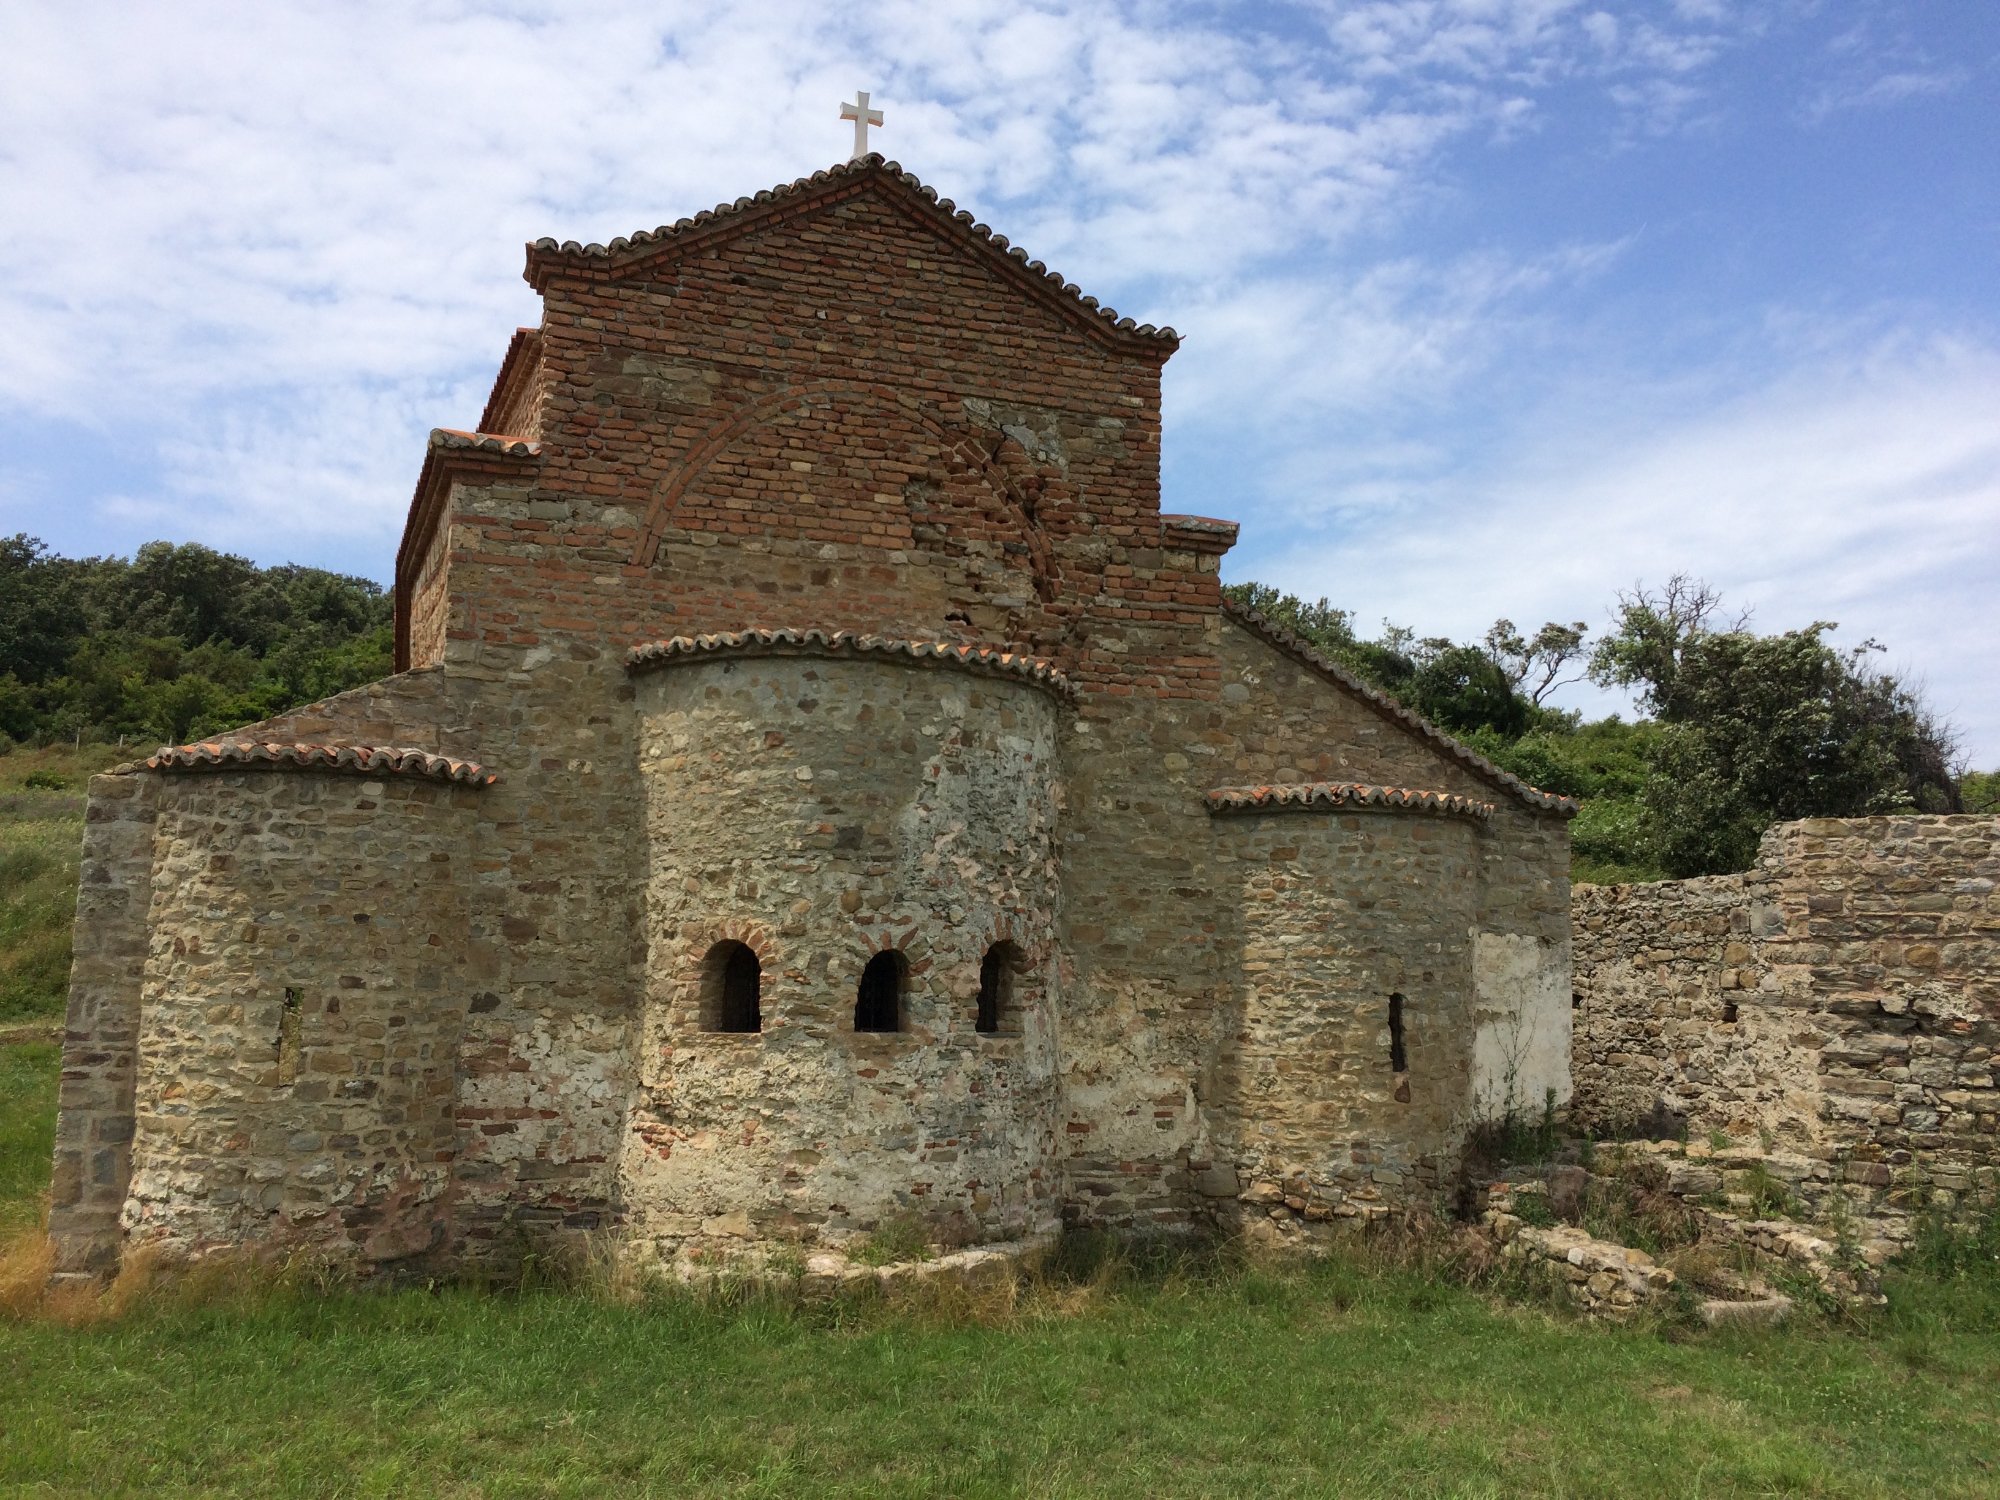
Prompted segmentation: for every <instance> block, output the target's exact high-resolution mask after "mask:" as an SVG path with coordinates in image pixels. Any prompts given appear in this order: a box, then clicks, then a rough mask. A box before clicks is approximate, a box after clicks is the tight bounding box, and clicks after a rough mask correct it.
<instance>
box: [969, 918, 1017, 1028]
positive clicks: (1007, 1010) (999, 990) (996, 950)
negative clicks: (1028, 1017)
mask: <svg viewBox="0 0 2000 1500" xmlns="http://www.w3.org/2000/svg"><path fill="white" fill-rule="evenodd" d="M1020 968H1021V950H1020V949H1019V948H1016V947H1015V946H1014V945H1013V944H1012V943H1009V942H1006V941H1004V940H1003V941H1001V942H998V943H995V944H994V945H993V946H992V947H990V948H988V949H987V950H986V956H985V957H984V958H982V959H981V960H980V961H979V1012H978V1015H977V1017H976V1018H975V1020H974V1021H973V1029H974V1030H975V1031H977V1032H979V1033H980V1034H981V1035H982V1036H998V1035H1000V1033H1001V1032H1002V1031H1012V1030H1014V1029H1015V1027H1016V1026H1017V1025H1018V1024H1019V1022H1018V1018H1017V1017H1016V1016H1015V1014H1014V976H1015V975H1016V974H1017V973H1019V972H1020Z"/></svg>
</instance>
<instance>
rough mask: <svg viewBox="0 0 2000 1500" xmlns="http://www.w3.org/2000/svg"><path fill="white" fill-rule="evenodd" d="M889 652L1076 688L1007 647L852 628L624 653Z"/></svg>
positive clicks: (642, 665) (657, 659)
mask: <svg viewBox="0 0 2000 1500" xmlns="http://www.w3.org/2000/svg"><path fill="white" fill-rule="evenodd" d="M721 655H730V656H888V657H897V658H902V659H904V660H907V661H911V662H915V663H917V664H919V665H929V664H931V663H936V664H937V665H939V666H945V667H956V668H958V669H960V670H962V671H968V672H973V673H976V674H978V675H979V676H982V677H1011V678H1014V679H1016V680H1018V681H1021V682H1026V683H1030V684H1032V685H1033V686H1035V687H1039V688H1045V689H1047V690H1048V691H1049V692H1052V693H1054V694H1055V695H1056V696H1057V697H1059V698H1063V699H1072V698H1074V697H1075V696H1076V688H1075V686H1074V684H1072V683H1071V682H1070V680H1069V678H1068V676H1067V675H1065V674H1064V672H1063V671H1062V669H1061V668H1060V667H1057V666H1056V665H1055V664H1054V663H1052V662H1048V661H1045V660H1043V659H1042V658H1041V657H1039V656H1028V655H1025V654H1023V653H1022V652H1019V651H1006V650H1003V649H1001V648H1000V647H997V646H961V645H955V644H953V643H952V642H950V641H906V640H899V639H897V638H895V637H893V636H883V635H862V634H860V633H858V632H856V631H852V630H823V629H821V628H819V627H817V626H811V627H808V628H806V629H803V630H732V631H725V632H721V633H719V634H715V635H677V636H675V637H673V638H672V639H671V640H665V641H648V642H646V643H645V644H643V645H639V646H634V647H633V648H632V649H631V650H630V651H627V652H626V653H625V669H626V670H627V671H628V672H639V671H644V670H646V669H648V668H651V667H659V666H665V665H667V664H668V663H670V662H675V661H682V660H686V659H688V658H691V657H701V656H721Z"/></svg>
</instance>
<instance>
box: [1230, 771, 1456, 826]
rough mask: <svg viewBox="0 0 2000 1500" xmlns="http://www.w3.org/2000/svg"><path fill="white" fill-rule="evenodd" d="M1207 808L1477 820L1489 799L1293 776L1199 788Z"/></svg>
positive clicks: (1244, 811) (1256, 811)
mask: <svg viewBox="0 0 2000 1500" xmlns="http://www.w3.org/2000/svg"><path fill="white" fill-rule="evenodd" d="M1202 801H1203V802H1204V803H1206V804H1207V806H1208V810H1209V811H1210V812H1211V813H1216V814H1224V813H1259V812H1333V811H1335V810H1337V809H1340V808H1371V807H1372V808H1384V809H1388V810H1391V811H1410V812H1431V813H1455V814H1457V815H1458V816H1460V817H1466V818H1476V819H1478V820H1480V821H1481V822H1483V821H1485V820H1486V819H1487V818H1490V817H1492V816H1493V804H1492V803H1491V802H1480V801H1477V800H1475V799H1474V798H1471V797H1463V796H1460V795H1459V794H1458V793H1457V792H1432V791H1418V790H1415V789H1412V788H1410V787H1400V786H1368V785H1365V784H1364V783H1362V782H1359V781H1293V782H1279V783H1275V784H1273V785H1270V786H1218V787H1213V788H1211V789H1210V790H1209V791H1207V792H1204V793H1203V794H1202Z"/></svg>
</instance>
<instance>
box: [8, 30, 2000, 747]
mask: <svg viewBox="0 0 2000 1500" xmlns="http://www.w3.org/2000/svg"><path fill="white" fill-rule="evenodd" d="M857 87H860V88H867V89H870V90H871V91H872V92H873V94H874V96H875V103H876V104H878V105H879V106H880V107H882V108H883V109H884V110H885V111H886V112H887V115H888V120H887V124H886V126H885V127H884V128H883V129H882V130H881V131H880V132H879V133H878V140H879V144H880V145H881V147H882V149H884V150H885V151H886V152H887V153H888V154H890V155H891V156H893V157H895V158H896V159H898V160H900V161H901V162H903V163H904V164H905V165H906V166H907V167H909V168H910V169H911V170H913V171H915V172H916V173H917V174H918V175H919V176H920V177H922V178H924V180H925V181H927V182H929V183H931V184H932V185H933V186H935V187H937V188H938V189H939V190H940V191H941V192H943V193H945V194H948V195H950V196H951V197H953V198H955V199H957V200H958V201H959V202H960V203H961V204H963V205H965V206H967V207H969V208H971V209H973V210H974V211H975V212H976V213H977V214H978V215H979V216H980V217H981V218H982V219H984V220H985V221H986V222H988V223H990V224H992V225H993V226H994V228H996V229H998V230H1000V231H1001V232H1003V233H1005V234H1007V235H1008V236H1010V237H1011V238H1012V239H1013V240H1015V241H1016V242H1017V243H1019V244H1022V245H1024V246H1026V247H1027V248H1028V250H1029V251H1030V253H1031V254H1033V255H1035V256H1038V257H1040V258H1042V259H1045V260H1047V261H1048V262H1049V263H1050V264H1052V265H1054V266H1057V267H1059V268H1060V269H1061V270H1062V271H1063V272H1064V273H1065V274H1066V275H1067V276H1068V277H1070V278H1071V279H1072V280H1075V281H1077V282H1078V283H1080V284H1081V285H1083V286H1084V287H1085V288H1086V289H1087V290H1089V291H1091V292H1093V293H1094V294H1096V295H1097V296H1099V297H1100V298H1102V299H1103V300H1105V301H1106V302H1108V303H1110V304H1112V305H1114V306H1116V307H1117V308H1118V309H1119V310H1120V311H1121V312H1123V313H1129V314H1131V315H1132V316H1135V317H1137V318H1139V319H1141V320H1142V321H1151V322H1157V323H1171V324H1172V325H1174V326H1175V327H1176V328H1177V329H1179V330H1180V331H1181V332H1182V333H1183V335H1184V337H1185V343H1184V345H1183V347H1182V349H1181V350H1180V352H1179V353H1178V354H1177V355H1176V356H1175V358H1174V360H1173V362H1172V363H1171V364H1170V365H1169V366H1168V372H1167V384H1166V403H1167V422H1168V426H1167V434H1166V475H1165V481H1166V505H1167V508H1168V509H1170V510H1183V511H1194V512H1199V513H1205V514H1212V515H1221V516H1228V517H1232V518H1234V519H1237V520H1240V521H1242V522H1243V523H1244V530H1243V540H1242V541H1241V543H1240V544H1239V546H1238V549H1237V551H1236V552H1235V553H1234V554H1232V555H1231V557H1230V558H1229V559H1228V560H1227V563H1226V570H1227V573H1228V575H1229V576H1230V577H1232V578H1234V579H1243V578H1250V577H1255V578H1261V579H1263V580H1265V581H1267V582H1272V583H1277V584H1280V585H1282V586H1284V587H1286V588H1289V589H1292V590H1294V591H1296V592H1299V593H1302V594H1306V595H1308V596H1310V597H1318V596H1320V595H1325V596H1328V597H1330V598H1331V599H1332V600H1333V601H1334V602H1335V603H1337V604H1341V605H1343V606H1346V607H1348V608H1350V609H1352V610H1353V611H1354V612H1355V614H1356V616H1357V619H1358V621H1359V623H1360V624H1361V625H1362V626H1363V627H1364V628H1372V627H1373V625H1374V624H1375V622H1376V621H1378V620H1381V619H1383V618H1388V619H1393V620H1395V621H1397V622H1398V623H1402V624H1408V625H1411V626H1414V627H1416V628H1417V629H1419V630H1420V631H1422V632H1424V633H1428V634H1448V635H1453V636H1457V637H1461V638H1474V637H1477V636H1478V635H1479V634H1480V633H1482V632H1483V631H1484V629H1485V628H1486V626H1487V625H1488V624H1490V623H1491V622H1492V621H1493V619H1494V618H1496V617H1497V616H1501V615H1505V616H1509V617H1511V618H1512V619H1514V620H1515V621H1516V622H1517V623H1519V624H1521V625H1523V626H1526V627H1529V628H1532V627H1533V626H1534V625H1537V624H1539V623H1540V622H1541V621H1542V620H1544V619H1562V620H1571V619H1583V620H1586V621H1588V622H1590V623H1591V624H1592V625H1593V626H1594V627H1595V626H1600V625H1601V624H1602V623H1603V621H1604V620H1605V618H1606V616H1607V612H1608V608H1609V606H1610V604H1611V602H1612V598H1613V595H1614V594H1615V592H1616V591H1617V590H1618V589H1620V588H1629V587H1631V586H1632V585H1633V584H1635V583H1637V582H1640V581H1644V582H1647V583H1654V584H1657V583H1659V582H1661V581H1663V580H1664V579H1665V578H1666V577H1667V576H1668V575H1669V574H1671V573H1674V572H1687V573H1691V574H1694V575H1696V576H1699V577H1702V578H1705V579H1707V580H1709V581H1710V582H1711V583H1713V584H1715V585H1717V586H1718V587H1720V588H1721V589H1722V590H1723V591H1724V594H1725V597H1726V599H1727V601H1728V602H1729V603H1730V604H1732V605H1735V606H1739V607H1741V606H1754V608H1755V615H1754V617H1753V624H1754V625H1755V626H1757V627H1758V628H1762V629H1766V630H1778V629H1784V628H1790V627H1793V626H1798V625H1803V624H1806V623H1808V622H1810V621H1812V620H1815V619H1833V620H1838V621H1839V622H1840V623H1841V631H1840V633H1839V636H1838V637H1837V639H1842V640H1847V641H1855V640H1859V639H1860V638H1862V637H1863V636H1873V637H1875V638H1877V639H1880V640H1882V641H1884V642H1886V643H1887V645H1888V647H1889V651H1888V653H1887V655H1886V656H1885V658H1884V660H1885V661H1886V662H1887V663H1889V664H1891V665H1893V666H1896V667H1899V668H1903V669H1906V670H1909V671H1911V672H1913V673H1915V674H1917V675H1919V676H1921V677H1922V678H1923V680H1924V681H1925V682H1926V684H1927V687H1928V691H1929V694H1930V696H1931V698H1932V700H1933V702H1934V703H1935V705H1936V706H1937V707H1938V708H1939V709H1941V710H1942V711H1944V712H1945V713H1946V714H1947V715H1948V716H1949V717H1950V718H1951V719H1952V720H1953V722H1954V723H1956V724H1957V725H1958V727H1959V729H1960V731H1961V733H1962V735H1963V737H1964V740H1965V742H1966V748H1967V751H1968V753H1969V755H1970V758H1971V759H1972V761H1973V762H1974V763H1976V764H1979V765H1983V766H1996V765H2000V692H1996V684H2000V296H1996V293H2000V4H1995V3H1993V0H1911V3H1893V0H1879V3H1868V0H1861V3H1848V4H1835V3H1832V0H1822V3H1811V0H1768V3H1727V0H1655V3H1644V4H1631V5H1612V4H1588V3H1575V4H1572V3H1566V0H1368V3H1332V0H1326V3H1300V4H1294V5H1181V4H1168V3H1131V4H1115V3H1095V4H1086V5H1070V6H1065V5H1037V4H1034V3H1029V0H1016V3H1001V0H963V3H946V0H929V3H917V0H874V3H869V4H855V5H850V6H829V5H826V4H823V3H814V4H790V3H784V0H770V3H760V4H758V5H755V6H745V5H741V4H675V3H664V4H662V3H658V0H654V3H647V4H638V3H632V4H622V3H619V0H606V3H602V4H596V5H592V6H589V7H575V8H561V7H547V6H541V5H536V4H532V3H528V0H515V3H496V4H471V3H414V4H412V3H401V4H386V3H385V4H371V3H366V0H353V3H342V4H327V5H306V4H295V5H291V4H261V5H234V6H231V5H211V4H203V3H199V0H183V3H178V4H176V5H174V6H172V7H164V6H130V7H122V6H118V5H108V4H100V5H93V6H89V7H77V6H73V5H52V4H39V3H34V0H26V3H23V0H15V3H13V4H11V5H9V6H7V7H5V9H4V10H0V272H4V274H0V327H4V328H5V329H6V330H7V337H6V338H5V339H4V340H0V442H4V452H5V453H6V455H7V457H6V459H5V460H4V462H0V532H12V531H16V530H25V531H28V532H31V533H33V534H36V535H39V536H41V537H43V538H44V539H46V540H47V541H48V542H49V543H50V544H51V545H53V546H55V547H56V548H58V549H59V550H61V551H65V552H102V551H120V552H128V551H130V550H131V549H132V548H133V547H134V546H136V545H137V544H139V543H140V542H143V541H146V540H148V539H150V538H153V537H170V538H174V539H177V540H178V539H192V540H199V541H203V542H207V543H209V544H211V545H214V546H219V547H225V548H229V549H232V550H236V551H240V552H244V553H247V554H249V555H250V556H253V557H255V558H257V559H259V560H260V561H264V562H279V561H287V560H292V561H299V562H311V563H317V564H321V565H323V566H328V567H335V568H340V569H343V570H347V571H353V572H358V573H364V574H368V575H370V576H373V577H376V578H381V579H386V578H387V577H388V575H389V573H390V570H391V560H392V557H393V553H394V548H395V543H396V538H397V535H398V532H399V529H400V526H401V521H402V516H403V511H404V508H405V506H406V505H407V503H408V499H409V493H410V487H411V485H412V483H413V481H414V479H415V475H416V471H417V466H418V463H419V461H420V458H421V455H422V449H423V437H424V433H425V432H426V431H427V430H428V429H429V428H430V427H433V426H463V425H468V424H469V423H470V422H471V421H472V420H473V419H474V418H475V417H476V416H477V414H478V411H479V409H480V406H481V404H482V402H483V399H484V395H485V392H486V388H487V386H488V384H489V383H490V381H491V378H492V373H493V370H494V368H495V365H496V363H497V361H498V359H499V356H500V353H501V352H502V350H503V349H504V348H505V346H506V341H507V336H508V334H509V332H510V331H511V329H512V328H513V327H514V326H515V325H516V324H518V323H523V322H530V321H533V319H534V317H535V314H536V306H535V300H534V298H533V296H532V294H531V293H530V292H529V291H528V289H527V287H526V286H525V284H524V283H523V282H522V281H521V280H520V268H521V246H522V244H523V242H524V241H526V240H528V239H531V238H534V237H537V236H539V235H543V234H553V235H555V236H557V237H558V238H574V239H579V240H586V241H587V240H592V239H595V240H600V241H601V240H606V239H609V238H610V237H612V236H613V235H616V234H620V233H626V232H629V231H631V230H634V229H637V228H642V227H649V226H652V225H655V224H658V223H661V222H666V221H671V220H672V219H675V218H677V217H680V216H681V215H683V214H687V213H691V212H693V211H695V210H696V209H698V208H702V207H706V206H709V205H711V204H713V203H715V202H717V201H720V200H725V199H733V198H735V197H737V196H738V195H740V194H743V193H748V192H754V191H756V190H757V189H758V188H760V187H765V186H769V185H771V184H774V183H777V182H782V181H789V180H790V179H792V178H793V177H796V176H799V175H802V174H804V173H807V172H810V171H812V170H814V169H816V168H818V167H821V166H825V165H829V164H831V163H832V162H834V161H836V160H839V159H841V158H842V157H843V156H844V155H845V153H846V150H847V146H848V141H849V127H847V126H845V125H843V124H842V123H841V122H840V121H839V120H838V119H837V117H836V106H837V104H838V102H839V101H840V100H842V99H844V98H848V97H850V96H851V93H852V90H854V89H855V88H857ZM1557 701H1559V702H1566V703H1568V704H1570V705H1573V706H1576V707H1581V708H1585V709H1587V710H1589V711H1592V712H1597V711H1602V710H1604V709H1606V708H1610V707H1616V706H1618V704H1617V700H1615V699H1612V698H1607V697H1605V696H1603V695H1601V694H1597V693H1595V692H1593V691H1591V690H1589V689H1587V688H1576V689H1570V690H1568V691H1567V693H1566V694H1564V695H1561V696H1559V697H1558V700H1557Z"/></svg>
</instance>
